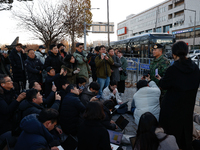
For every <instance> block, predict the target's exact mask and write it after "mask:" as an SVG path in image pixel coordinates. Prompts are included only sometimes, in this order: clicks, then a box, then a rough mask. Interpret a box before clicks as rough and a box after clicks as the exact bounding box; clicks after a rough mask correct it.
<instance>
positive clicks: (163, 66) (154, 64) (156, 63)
mask: <svg viewBox="0 0 200 150" xmlns="http://www.w3.org/2000/svg"><path fill="white" fill-rule="evenodd" d="M169 66H170V62H169V60H168V59H167V58H166V57H164V56H163V55H161V56H160V57H159V58H157V59H155V58H154V60H153V61H151V64H150V78H151V80H153V81H154V82H155V83H156V84H157V85H158V82H159V80H158V79H156V77H155V70H156V69H157V68H158V74H159V75H160V76H161V77H163V76H164V74H165V71H166V70H167V68H168V67H169Z"/></svg>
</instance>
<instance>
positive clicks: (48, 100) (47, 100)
mask: <svg viewBox="0 0 200 150" xmlns="http://www.w3.org/2000/svg"><path fill="white" fill-rule="evenodd" d="M32 88H33V89H36V90H38V92H40V94H41V95H44V94H43V93H42V87H41V85H40V84H39V83H38V82H36V81H32V82H31V83H30V84H29V89H32ZM51 90H52V91H51V93H50V94H49V95H48V96H47V98H44V97H43V105H46V106H47V108H50V107H51V106H52V105H53V103H54V101H55V92H56V90H57V88H56V86H55V85H53V86H52V89H51Z"/></svg>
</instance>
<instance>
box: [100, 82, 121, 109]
mask: <svg viewBox="0 0 200 150" xmlns="http://www.w3.org/2000/svg"><path fill="white" fill-rule="evenodd" d="M102 99H103V100H104V101H107V100H110V99H112V100H114V102H115V105H117V104H122V100H121V97H120V96H119V93H118V90H117V82H116V81H110V85H109V86H107V87H106V88H105V89H104V90H103V94H102Z"/></svg>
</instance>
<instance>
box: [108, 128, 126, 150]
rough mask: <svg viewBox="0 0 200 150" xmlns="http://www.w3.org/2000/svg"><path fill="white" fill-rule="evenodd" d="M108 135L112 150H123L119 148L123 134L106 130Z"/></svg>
mask: <svg viewBox="0 0 200 150" xmlns="http://www.w3.org/2000/svg"><path fill="white" fill-rule="evenodd" d="M108 133H109V136H110V143H111V144H110V145H111V147H112V150H123V149H122V148H121V147H120V144H121V141H122V136H123V134H122V133H120V132H115V131H112V130H108Z"/></svg>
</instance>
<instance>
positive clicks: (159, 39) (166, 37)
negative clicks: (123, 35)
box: [110, 33, 175, 58]
mask: <svg viewBox="0 0 200 150" xmlns="http://www.w3.org/2000/svg"><path fill="white" fill-rule="evenodd" d="M174 42H175V36H174V35H172V34H167V33H146V34H142V35H138V36H134V37H130V38H127V39H123V40H120V41H115V42H111V43H110V46H111V47H113V48H118V49H119V50H122V51H124V52H125V53H124V56H125V57H136V58H138V57H139V58H153V54H152V50H153V46H154V45H155V44H161V45H163V46H164V54H165V55H166V56H167V57H168V58H169V57H170V55H171V48H172V45H173V43H174ZM168 55H169V56H168Z"/></svg>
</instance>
